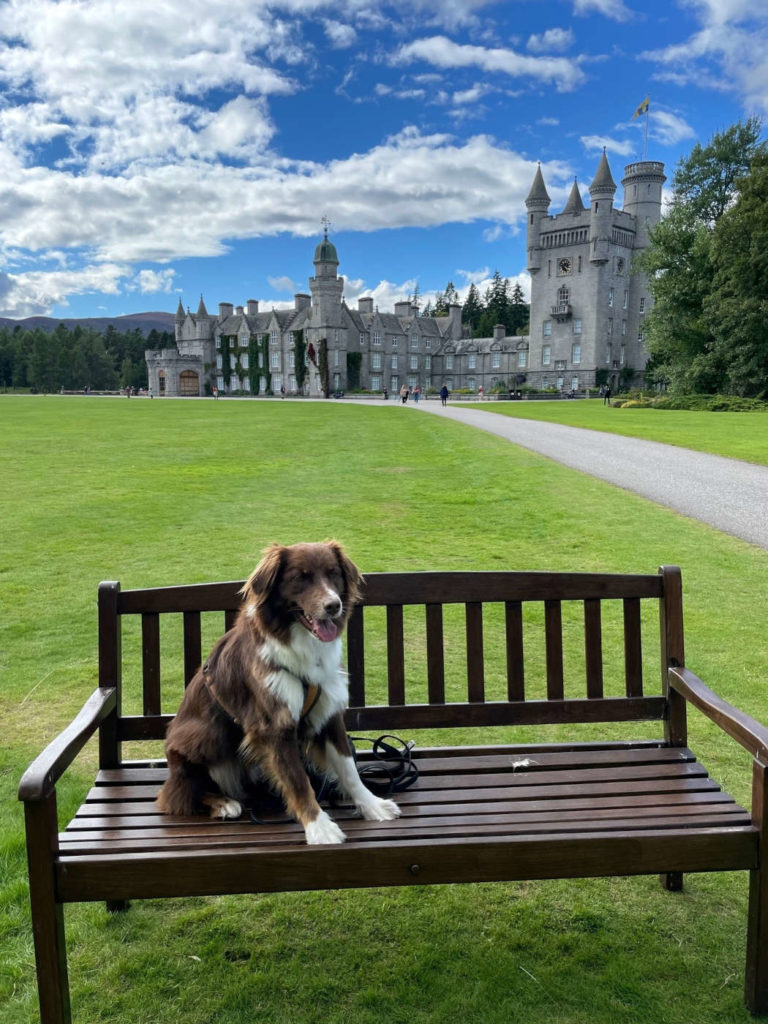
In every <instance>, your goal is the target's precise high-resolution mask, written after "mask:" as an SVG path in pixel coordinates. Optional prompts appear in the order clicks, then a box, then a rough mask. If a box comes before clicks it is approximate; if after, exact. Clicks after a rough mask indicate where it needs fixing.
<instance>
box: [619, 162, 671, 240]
mask: <svg viewBox="0 0 768 1024" xmlns="http://www.w3.org/2000/svg"><path fill="white" fill-rule="evenodd" d="M666 180H667V178H666V175H665V174H664V164H663V163H661V162H660V161H658V160H642V161H640V162H639V163H636V164H627V166H626V167H625V168H624V177H623V178H622V179H621V184H622V185H623V186H624V210H625V212H626V213H630V214H632V216H633V217H635V218H637V232H636V235H635V248H636V249H645V248H646V246H647V245H648V232H649V231H650V229H651V228H652V227H654V226H655V225H656V224H658V223H659V220H660V219H661V188H662V185H663V184H664V182H665V181H666Z"/></svg>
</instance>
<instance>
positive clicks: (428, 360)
mask: <svg viewBox="0 0 768 1024" xmlns="http://www.w3.org/2000/svg"><path fill="white" fill-rule="evenodd" d="M424 369H425V370H431V369H432V356H424Z"/></svg>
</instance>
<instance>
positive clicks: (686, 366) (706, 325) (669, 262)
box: [637, 118, 765, 392]
mask: <svg viewBox="0 0 768 1024" xmlns="http://www.w3.org/2000/svg"><path fill="white" fill-rule="evenodd" d="M760 130H761V124H760V121H759V120H758V119H757V118H749V119H748V120H746V121H744V122H739V123H737V124H735V125H732V126H731V127H730V128H728V129H727V130H725V131H723V132H718V133H717V134H715V135H714V136H713V137H712V139H711V140H710V142H709V143H708V144H707V145H706V146H701V145H696V146H695V147H694V148H693V150H691V153H690V154H689V155H688V156H687V157H684V158H683V159H681V160H680V162H679V163H678V165H677V168H676V170H675V175H674V178H673V181H672V190H673V198H672V205H671V210H670V212H669V215H668V216H667V217H664V218H662V220H661V221H660V222H659V223H658V224H657V225H656V227H654V228H653V230H652V231H651V234H650V245H649V246H648V248H647V249H646V250H645V251H644V252H642V253H641V254H640V255H639V257H638V259H637V267H638V269H640V270H641V271H643V272H644V273H645V274H646V275H647V277H648V286H649V290H650V292H651V295H652V296H653V299H654V304H653V307H652V309H651V311H650V313H649V314H648V315H647V316H646V319H645V334H646V338H647V345H648V349H649V351H650V353H651V357H652V359H653V363H654V366H655V373H656V374H657V376H659V377H661V378H664V379H666V380H668V381H669V384H670V387H671V388H673V389H674V390H679V391H701V392H713V391H720V390H723V389H725V388H727V387H728V386H729V385H728V380H729V378H728V362H729V356H728V352H727V351H726V350H725V349H724V347H723V346H722V345H720V344H718V343H717V339H716V337H715V334H714V331H713V321H712V316H711V302H710V294H711V292H712V281H713V274H714V270H715V247H716V242H715V239H714V236H715V233H716V231H717V226H718V223H719V222H720V220H721V219H722V218H723V217H724V216H725V214H726V212H727V211H728V210H729V208H731V207H732V206H733V204H734V203H735V202H736V199H737V192H738V190H737V182H738V180H739V179H740V178H741V177H743V176H744V175H746V174H747V172H748V171H749V168H750V166H751V165H752V163H753V161H754V160H755V159H756V158H757V157H758V156H760V155H761V154H763V153H764V152H765V144H764V143H759V142H758V139H759V136H760Z"/></svg>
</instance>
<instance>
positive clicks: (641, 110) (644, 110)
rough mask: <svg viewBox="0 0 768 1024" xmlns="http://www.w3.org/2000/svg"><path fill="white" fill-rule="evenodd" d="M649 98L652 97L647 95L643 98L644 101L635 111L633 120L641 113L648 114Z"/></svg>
mask: <svg viewBox="0 0 768 1024" xmlns="http://www.w3.org/2000/svg"><path fill="white" fill-rule="evenodd" d="M649 99H650V97H649V96H646V97H645V99H644V100H643V102H642V103H641V104H640V106H639V107H638V108H637V110H636V111H635V112H634V114H633V115H632V120H633V121H634V119H635V118H636V117H640V115H641V114H647V113H648V100H649Z"/></svg>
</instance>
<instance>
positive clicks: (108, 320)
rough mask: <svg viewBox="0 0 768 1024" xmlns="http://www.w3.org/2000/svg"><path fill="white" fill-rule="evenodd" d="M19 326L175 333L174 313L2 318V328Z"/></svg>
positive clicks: (0, 318)
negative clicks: (60, 326)
mask: <svg viewBox="0 0 768 1024" xmlns="http://www.w3.org/2000/svg"><path fill="white" fill-rule="evenodd" d="M17 324H19V325H20V326H21V327H22V328H23V329H24V330H30V331H32V330H35V329H36V328H42V329H43V330H44V331H55V330H56V328H57V327H58V326H59V324H64V326H65V327H70V328H71V327H75V326H76V325H77V324H80V326H82V327H90V328H92V329H93V330H94V331H98V332H99V333H100V334H102V333H103V332H104V331H106V329H107V327H109V325H110V324H112V325H113V326H114V328H115V330H118V331H133V330H137V329H138V330H140V331H141V333H142V334H144V335H145V336H146V335H147V334H149V332H150V331H151V330H152V329H153V328H154V330H156V331H171V332H173V313H128V314H127V315H126V316H91V317H73V318H72V319H67V318H66V317H51V316H29V317H27V318H26V319H25V320H9V319H8V318H7V317H0V327H10V328H11V329H13V328H14V327H15V326H16V325H17Z"/></svg>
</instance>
